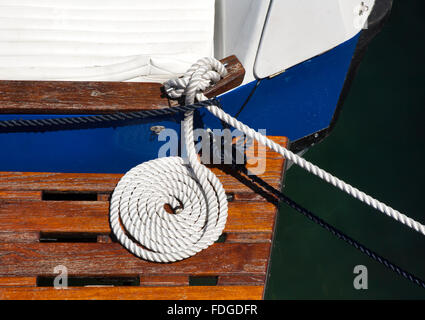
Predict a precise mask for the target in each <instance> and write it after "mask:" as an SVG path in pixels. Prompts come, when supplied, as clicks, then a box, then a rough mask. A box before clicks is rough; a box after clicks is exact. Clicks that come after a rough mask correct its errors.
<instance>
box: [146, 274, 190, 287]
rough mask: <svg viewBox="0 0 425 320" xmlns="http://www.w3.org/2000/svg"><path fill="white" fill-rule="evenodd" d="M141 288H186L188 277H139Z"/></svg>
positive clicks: (166, 275)
mask: <svg viewBox="0 0 425 320" xmlns="http://www.w3.org/2000/svg"><path fill="white" fill-rule="evenodd" d="M140 285H141V286H167V287H168V286H188V285H189V277H188V276H187V275H168V274H163V275H141V276H140Z"/></svg>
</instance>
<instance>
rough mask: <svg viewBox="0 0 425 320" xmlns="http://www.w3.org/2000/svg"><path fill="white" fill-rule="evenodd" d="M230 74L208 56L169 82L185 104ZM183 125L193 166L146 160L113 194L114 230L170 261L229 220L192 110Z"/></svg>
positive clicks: (130, 244)
mask: <svg viewBox="0 0 425 320" xmlns="http://www.w3.org/2000/svg"><path fill="white" fill-rule="evenodd" d="M225 75H226V69H225V67H224V66H223V65H222V64H221V62H219V61H218V60H216V59H214V58H204V59H201V60H199V61H198V62H197V63H196V64H194V65H193V66H192V67H191V68H190V70H188V72H187V73H186V74H185V75H184V76H183V77H182V78H179V79H174V80H170V81H168V82H167V83H165V85H164V86H165V89H166V92H167V93H168V95H169V96H170V97H171V98H180V97H182V96H185V101H186V104H193V103H194V102H195V99H196V100H198V101H204V100H207V98H206V97H205V96H204V95H203V93H202V92H203V91H204V90H205V89H206V88H207V87H208V86H210V85H211V84H212V83H216V82H218V81H219V80H220V78H221V77H223V76H225ZM206 108H207V109H208V110H209V111H210V112H211V113H212V114H213V115H215V116H216V117H217V118H219V119H220V120H222V121H223V122H225V123H227V124H229V125H230V126H232V127H234V128H236V129H238V130H239V131H241V132H243V133H244V134H245V135H246V136H247V137H249V138H251V139H255V140H257V141H259V142H260V143H261V144H263V145H265V146H267V147H269V148H270V149H272V150H274V151H276V152H278V153H280V154H281V155H282V156H284V157H285V158H286V159H287V160H290V161H292V162H294V163H295V164H297V165H299V166H300V167H301V168H304V169H305V170H307V171H308V172H310V173H312V174H314V175H316V176H318V177H319V178H321V179H323V180H325V181H326V182H328V183H330V184H332V185H333V186H335V187H337V188H339V189H340V190H342V191H344V192H346V193H348V194H350V195H351V196H353V197H354V198H356V199H359V200H360V201H362V202H364V203H366V204H368V205H369V206H372V207H373V208H375V209H377V210H379V211H381V212H382V213H385V214H386V215H388V216H390V217H392V218H394V219H395V220H397V221H399V222H401V223H403V224H405V225H407V226H408V227H410V228H412V229H414V230H416V231H418V232H420V233H422V234H423V235H425V226H423V225H422V224H420V223H419V222H417V221H415V220H413V219H411V218H409V217H407V216H406V215H404V214H402V213H400V212H398V211H396V210H394V209H392V208H390V207H389V206H387V205H385V204H384V203H382V202H380V201H378V200H376V199H374V198H372V197H371V196H369V195H367V194H365V193H364V192H361V191H360V190H358V189H356V188H354V187H352V186H351V185H349V184H347V183H345V182H344V181H342V180H340V179H338V178H336V177H334V176H333V175H331V174H329V173H327V172H326V171H324V170H322V169H320V168H319V167H317V166H315V165H313V164H312V163H310V162H308V161H307V160H305V159H303V158H301V157H299V156H298V155H296V154H294V153H293V152H291V151H289V150H287V149H285V148H283V147H282V146H280V145H278V144H277V143H275V142H273V141H272V140H270V139H268V138H267V137H265V136H263V135H261V134H260V133H258V132H256V131H255V130H253V129H251V128H249V127H248V126H246V125H245V124H243V123H242V122H240V121H238V120H236V119H235V118H233V117H232V116H230V115H229V114H227V113H225V112H224V111H223V110H222V109H220V108H218V107H217V106H215V105H209V106H206ZM183 127H184V136H185V137H184V139H185V144H186V149H187V153H188V160H189V166H185V165H183V160H182V159H180V158H175V157H173V158H167V159H158V160H152V161H149V162H146V163H144V164H142V165H140V166H138V167H136V168H134V169H132V170H131V171H130V172H128V173H127V174H126V175H125V176H124V177H123V178H122V180H121V181H120V182H119V183H118V186H117V188H116V189H115V191H114V193H113V196H112V200H111V215H110V220H111V225H112V229H113V231H114V233H115V234H116V236H117V238H118V239H119V240H120V242H121V243H122V244H123V245H124V246H125V247H126V248H127V249H128V250H130V251H131V252H133V253H134V254H136V255H137V256H139V257H142V258H144V259H148V260H153V261H158V262H171V261H177V260H181V259H184V258H187V257H189V256H191V255H193V254H195V253H197V252H199V251H200V250H202V249H204V248H206V247H208V246H209V245H211V244H212V243H214V241H216V240H217V239H218V237H219V235H220V234H221V232H222V230H223V228H224V225H225V223H226V218H227V199H226V195H225V193H224V189H223V187H222V185H221V183H220V181H219V180H218V179H217V177H216V176H215V175H214V174H213V173H212V172H211V171H210V170H208V169H207V168H206V167H205V166H203V165H202V164H201V163H200V162H199V160H198V158H197V154H196V151H195V147H194V141H193V111H189V112H187V113H186V114H185V120H184V124H183ZM165 204H169V205H171V206H172V207H173V208H177V207H178V208H180V209H181V213H178V214H176V215H170V214H168V213H167V212H166V211H165V210H164V208H163V207H164V205H165ZM120 221H121V222H120ZM127 233H128V234H129V235H130V236H131V237H132V238H134V239H135V240H136V241H137V242H138V243H136V242H135V241H134V240H133V239H131V237H129V235H128V234H127ZM140 245H141V246H140Z"/></svg>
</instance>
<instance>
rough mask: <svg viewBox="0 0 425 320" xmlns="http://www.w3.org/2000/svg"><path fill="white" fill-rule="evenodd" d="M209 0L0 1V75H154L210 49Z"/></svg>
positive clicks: (169, 73) (181, 68) (176, 69)
mask: <svg viewBox="0 0 425 320" xmlns="http://www.w3.org/2000/svg"><path fill="white" fill-rule="evenodd" d="M214 3H215V1H214V0H202V1H199V0H184V1H176V0H0V79H1V80H72V81H79V80H81V81H158V82H163V81H165V80H167V79H169V78H172V77H174V76H176V75H179V74H181V73H183V72H185V71H186V70H187V69H188V67H190V65H191V64H192V63H193V62H194V61H196V60H197V59H198V58H201V57H204V56H212V55H213V50H214V48H213V41H214V40H213V39H214Z"/></svg>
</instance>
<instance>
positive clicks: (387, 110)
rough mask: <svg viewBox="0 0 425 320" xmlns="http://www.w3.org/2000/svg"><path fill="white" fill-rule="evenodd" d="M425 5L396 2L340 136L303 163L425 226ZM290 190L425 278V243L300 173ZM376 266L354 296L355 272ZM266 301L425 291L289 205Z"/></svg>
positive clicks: (422, 294)
mask: <svg viewBox="0 0 425 320" xmlns="http://www.w3.org/2000/svg"><path fill="white" fill-rule="evenodd" d="M424 14H425V1H423V0H395V1H394V6H393V11H392V15H391V17H390V20H389V22H388V23H387V25H386V27H385V28H384V30H383V31H382V33H380V34H379V35H378V36H377V38H375V40H374V41H373V42H372V44H371V45H370V47H369V50H368V52H367V54H366V56H365V59H364V60H363V62H362V64H361V67H360V70H359V73H358V75H357V77H356V80H355V82H354V84H353V87H352V89H351V92H350V95H349V97H348V99H347V101H346V103H345V105H344V109H343V111H342V114H341V117H340V119H339V122H338V124H337V126H336V128H335V130H334V132H333V133H332V135H331V136H330V137H329V138H328V139H326V140H325V141H324V142H322V143H321V144H319V145H317V146H315V147H313V148H312V149H310V151H309V152H308V153H307V154H306V155H305V158H306V159H308V160H309V161H312V162H313V163H315V164H317V165H318V166H320V167H322V168H323V169H325V170H327V171H329V172H331V173H333V174H335V175H336V176H338V177H339V178H341V179H343V180H344V181H346V182H349V183H351V184H352V185H354V186H356V187H357V188H359V189H360V190H362V191H364V192H366V193H368V194H370V195H372V196H374V197H375V198H377V199H379V200H381V201H383V202H384V203H386V204H388V205H390V206H392V207H394V208H396V209H397V210H399V211H401V212H403V213H405V214H407V215H409V216H411V217H412V218H413V219H415V220H418V221H421V222H422V223H425V202H424V198H425V194H424V189H425V188H424V183H425V166H424V163H425V148H424V138H425V125H424V119H425V80H424V78H425V64H424V58H425V46H424V42H425V19H424ZM286 185H287V186H286V188H285V189H284V193H285V194H286V195H288V196H289V197H290V198H292V199H293V200H295V201H297V202H298V203H300V204H302V205H303V206H304V207H306V208H307V209H310V210H311V211H313V212H314V213H315V214H317V215H318V216H320V217H321V218H322V219H324V220H325V221H327V222H328V223H330V224H332V225H334V226H336V227H337V228H339V229H340V230H342V231H344V232H345V233H347V234H348V235H349V236H351V237H353V238H354V239H356V240H358V241H359V242H361V243H363V244H364V245H366V246H367V247H369V248H370V249H372V250H374V251H375V252H377V253H379V254H381V255H383V256H384V257H386V258H387V259H389V260H390V261H392V262H394V263H396V264H397V265H399V266H400V267H402V268H404V269H407V270H408V271H410V272H412V273H413V274H415V275H416V276H418V277H420V278H421V279H425V238H424V237H423V236H421V235H419V233H417V232H415V231H411V230H410V229H408V228H407V227H405V226H403V225H401V224H399V223H397V222H395V221H393V220H392V219H390V218H388V217H387V216H385V215H383V214H381V213H378V212H376V211H374V210H373V209H369V208H368V207H367V206H366V205H364V204H362V203H360V202H359V201H357V200H354V199H351V198H350V197H349V196H346V195H345V194H343V193H342V192H340V191H338V190H336V189H334V188H333V187H330V186H329V185H327V184H326V183H325V182H322V181H320V180H319V179H318V178H315V177H313V176H311V175H310V174H308V173H305V172H304V171H303V170H302V169H300V168H297V167H292V168H291V169H290V170H289V171H288V172H287V176H286ZM356 265H364V266H366V267H367V268H368V287H369V288H368V289H367V290H355V289H354V286H353V280H354V277H355V276H356V275H355V274H353V269H354V267H355V266H356ZM266 299H425V290H424V289H421V288H419V287H418V286H417V285H415V284H412V283H410V282H409V281H407V280H405V279H404V278H402V277H400V276H398V275H397V274H395V273H393V272H392V271H390V270H389V269H387V268H386V267H384V266H382V265H380V264H378V263H377V262H375V261H374V260H372V259H370V258H368V257H367V256H365V255H363V254H362V253H360V252H359V251H357V250H356V249H354V248H352V247H350V246H349V245H347V244H346V243H345V242H343V241H341V240H338V239H337V238H336V237H334V236H332V235H331V234H330V233H328V232H327V231H325V230H324V229H322V228H320V227H319V226H317V225H315V224H314V223H312V222H310V221H309V220H308V219H306V218H304V217H303V216H302V215H300V214H299V213H297V212H295V211H294V210H292V209H290V208H289V207H287V206H286V205H282V207H281V209H280V216H279V221H278V225H277V236H276V247H275V249H274V250H273V252H272V265H271V276H270V279H269V282H268V286H267V291H266Z"/></svg>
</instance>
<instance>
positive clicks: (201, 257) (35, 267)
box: [0, 243, 270, 277]
mask: <svg viewBox="0 0 425 320" xmlns="http://www.w3.org/2000/svg"><path fill="white" fill-rule="evenodd" d="M269 250H270V244H265V243H259V244H257V243H255V244H226V243H216V244H214V245H212V246H211V247H209V248H208V249H206V250H203V251H201V252H199V253H198V254H197V255H195V256H193V257H190V258H188V259H185V260H182V261H179V262H174V263H154V262H149V261H145V260H142V259H139V258H137V257H135V256H133V255H132V254H131V253H129V252H128V251H127V250H126V249H124V248H123V247H122V246H121V245H120V244H118V243H110V244H109V243H108V244H101V243H34V244H32V243H30V244H15V243H14V244H11V243H0V276H7V277H9V276H19V277H28V276H36V275H45V276H54V275H55V274H54V268H55V267H56V266H58V265H64V266H66V267H67V268H68V274H69V275H70V276H72V275H78V276H81V275H83V276H102V277H103V276H126V275H128V276H135V275H140V274H151V275H152V274H168V275H173V274H179V275H181V274H187V275H211V276H218V275H226V274H227V275H230V274H245V273H249V274H265V273H266V268H267V261H268V255H269Z"/></svg>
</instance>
